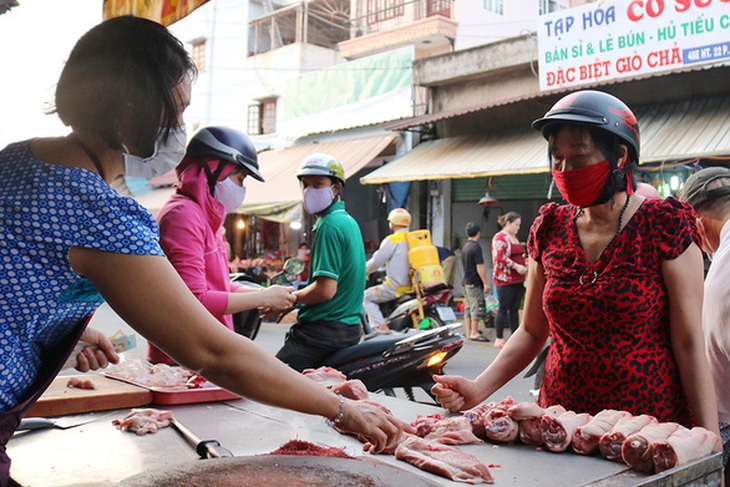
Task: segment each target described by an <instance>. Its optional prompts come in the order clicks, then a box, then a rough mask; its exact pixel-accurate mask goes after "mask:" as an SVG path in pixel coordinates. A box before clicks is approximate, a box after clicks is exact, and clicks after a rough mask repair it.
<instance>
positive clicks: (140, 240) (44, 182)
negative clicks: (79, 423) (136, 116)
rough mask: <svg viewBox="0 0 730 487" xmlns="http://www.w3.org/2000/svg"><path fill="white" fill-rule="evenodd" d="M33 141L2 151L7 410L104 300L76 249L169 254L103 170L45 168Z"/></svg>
mask: <svg viewBox="0 0 730 487" xmlns="http://www.w3.org/2000/svg"><path fill="white" fill-rule="evenodd" d="M29 143H30V141H25V142H19V143H15V144H11V145H9V146H8V147H6V148H5V149H3V150H2V151H1V152H0V231H1V232H2V234H1V235H0V411H6V410H7V409H9V408H10V407H12V406H13V405H15V404H16V403H17V402H18V401H19V400H20V399H21V398H23V396H24V395H25V394H26V393H27V390H28V388H29V386H30V385H31V384H32V382H33V380H34V379H35V377H36V376H37V374H38V372H39V367H40V365H41V358H42V356H43V353H44V351H45V350H48V349H50V348H52V347H53V346H54V345H55V344H57V343H58V342H59V340H60V339H61V338H62V337H64V336H66V335H67V334H68V333H70V332H71V331H72V330H73V329H74V328H77V327H78V326H79V325H80V323H82V321H83V319H84V318H85V317H87V316H89V315H90V314H91V313H93V312H94V310H96V308H97V307H98V306H99V305H100V303H101V302H102V299H101V297H100V296H99V294H98V293H97V292H96V289H95V288H94V286H93V284H92V283H91V282H90V281H88V280H87V279H85V278H82V277H81V276H78V275H77V274H76V273H74V271H73V269H72V268H71V264H70V262H69V260H68V252H69V250H70V249H71V247H85V248H91V249H97V250H104V251H109V252H116V253H122V254H136V255H164V254H163V252H162V249H161V248H160V246H159V243H158V241H159V230H158V227H157V223H156V222H155V220H154V218H153V217H152V215H150V213H149V212H148V211H147V210H146V209H144V208H143V207H142V206H141V205H140V204H139V203H137V202H136V201H135V200H134V199H133V198H128V197H125V196H121V195H119V193H117V192H116V191H115V190H114V189H112V188H110V187H109V185H108V184H106V183H105V182H104V181H103V180H102V179H101V178H100V177H99V176H98V175H97V174H96V173H93V172H91V171H87V170H85V169H80V168H73V167H62V166H54V165H50V164H45V163H42V162H41V161H39V160H37V159H36V158H34V157H33V156H32V155H31V154H30V152H29V151H28V146H29Z"/></svg>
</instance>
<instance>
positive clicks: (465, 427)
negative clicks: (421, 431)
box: [426, 416, 482, 445]
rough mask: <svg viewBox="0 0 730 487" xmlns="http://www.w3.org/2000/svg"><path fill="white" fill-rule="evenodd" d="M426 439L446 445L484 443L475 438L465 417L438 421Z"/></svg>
mask: <svg viewBox="0 0 730 487" xmlns="http://www.w3.org/2000/svg"><path fill="white" fill-rule="evenodd" d="M426 439H428V440H433V441H438V442H439V443H443V444H444V445H466V444H469V443H481V441H482V440H480V439H479V438H477V437H476V436H474V433H472V430H471V423H469V420H468V419H466V418H465V417H464V416H454V417H451V418H443V419H441V420H440V421H437V422H436V424H435V425H434V426H433V428H432V429H431V432H430V433H428V435H427V436H426Z"/></svg>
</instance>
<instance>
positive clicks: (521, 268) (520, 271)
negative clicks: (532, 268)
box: [515, 264, 527, 276]
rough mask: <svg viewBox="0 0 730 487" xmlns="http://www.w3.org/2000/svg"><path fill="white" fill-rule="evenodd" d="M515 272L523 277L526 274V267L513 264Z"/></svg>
mask: <svg viewBox="0 0 730 487" xmlns="http://www.w3.org/2000/svg"><path fill="white" fill-rule="evenodd" d="M515 271H517V273H518V274H519V275H521V276H524V275H525V274H527V266H525V265H522V264H515Z"/></svg>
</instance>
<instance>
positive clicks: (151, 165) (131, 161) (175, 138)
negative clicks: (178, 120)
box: [122, 125, 187, 178]
mask: <svg viewBox="0 0 730 487" xmlns="http://www.w3.org/2000/svg"><path fill="white" fill-rule="evenodd" d="M163 136H164V130H163V129H160V132H159V133H158V134H157V140H155V152H154V153H153V154H152V155H151V156H150V157H147V158H145V159H143V158H141V157H139V156H135V155H133V154H130V153H129V150H128V149H127V146H125V145H124V144H122V147H124V152H125V154H124V171H125V173H126V175H127V176H132V177H135V178H154V177H157V176H162V175H163V174H165V173H168V172H170V171H172V170H173V169H175V167H176V166H177V165H178V164H180V161H182V160H183V157H185V144H186V143H187V135H186V133H185V125H181V126H179V127H177V128H175V129H172V130H171V131H170V135H169V136H168V137H167V141H163Z"/></svg>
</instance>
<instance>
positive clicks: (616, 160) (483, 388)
mask: <svg viewBox="0 0 730 487" xmlns="http://www.w3.org/2000/svg"><path fill="white" fill-rule="evenodd" d="M533 126H534V127H535V128H536V129H538V130H541V131H542V133H543V135H544V136H545V138H546V139H547V140H548V142H549V153H550V158H551V165H552V174H553V178H554V180H555V184H556V186H557V188H558V189H559V190H560V193H561V194H562V195H563V197H564V198H565V199H566V200H567V201H568V204H567V205H558V204H556V203H548V204H546V205H544V206H543V207H542V208H541V210H540V214H539V216H538V218H537V219H536V220H535V222H534V223H533V225H532V228H531V230H530V236H529V239H528V251H529V254H530V257H531V258H530V261H529V264H528V265H529V272H528V277H527V296H526V299H525V309H524V317H523V322H522V325H521V326H520V328H519V329H518V330H517V331H516V332H515V334H514V335H513V336H512V337H511V338H510V340H509V341H508V342H507V344H506V346H505V347H504V349H503V350H502V352H501V353H500V354H499V355H498V357H497V358H496V360H495V361H494V362H493V363H492V364H491V365H490V366H489V367H488V368H487V369H486V370H485V371H484V372H482V373H481V374H480V375H479V376H478V377H477V378H476V379H474V380H473V381H470V380H467V379H464V378H462V377H453V376H443V377H436V379H437V385H436V386H434V388H433V392H434V393H435V394H436V396H437V398H438V400H439V402H440V403H441V404H442V405H443V406H444V407H447V408H449V409H451V410H452V411H458V410H463V409H468V408H471V407H473V406H475V405H477V404H479V403H480V402H481V401H483V400H485V399H486V398H488V397H489V396H490V395H491V394H493V393H494V392H495V391H497V390H498V389H499V388H500V387H502V386H503V385H504V384H505V383H506V382H507V381H509V380H510V379H512V377H514V376H515V375H516V374H517V373H519V372H520V371H522V370H523V369H524V368H525V367H526V366H528V365H529V364H530V362H531V361H532V360H533V359H534V358H535V356H536V355H537V353H538V352H539V351H540V350H541V349H542V347H543V345H544V344H545V342H546V340H547V339H548V337H549V338H550V340H551V345H550V351H549V353H548V356H547V359H546V362H545V375H544V379H543V384H542V387H541V389H540V398H539V403H540V405H541V406H543V407H546V406H549V405H553V404H560V405H562V406H564V407H565V408H566V409H568V410H573V411H575V412H586V413H590V414H596V413H598V412H599V411H601V410H602V409H618V410H625V411H629V412H631V413H633V414H635V415H638V414H649V415H653V416H655V417H656V418H657V419H658V420H659V421H675V422H678V423H681V424H683V425H685V426H687V427H691V426H694V425H699V426H703V427H705V428H706V429H708V430H710V431H714V432H716V433H717V415H716V412H715V411H713V407H712V405H714V404H715V401H714V391H713V386H712V382H711V380H710V375H709V368H708V365H707V358H706V356H705V351H704V345H703V338H702V330H701V329H700V321H701V320H700V318H701V303H702V279H703V274H702V255H701V251H700V249H699V247H698V245H697V241H698V235H697V233H696V229H695V225H694V213H693V211H692V210H691V208H690V207H688V206H687V205H685V204H683V203H680V202H679V201H678V200H676V199H674V198H668V199H667V200H656V199H654V200H647V199H645V198H644V197H642V196H640V195H637V194H635V193H634V188H635V183H634V180H633V176H632V172H631V171H633V170H634V169H635V168H636V164H637V163H638V160H639V130H638V124H637V122H636V118H635V117H634V115H633V113H632V112H631V110H630V109H629V108H628V107H627V106H626V105H625V104H624V103H623V102H621V101H620V100H618V99H617V98H615V97H613V96H611V95H608V94H606V93H602V92H597V91H579V92H576V93H573V94H570V95H568V96H566V97H564V98H563V99H561V100H560V101H558V102H557V104H556V105H555V106H553V108H552V109H551V110H550V111H549V112H548V113H547V114H546V115H545V117H543V118H541V119H539V120H536V121H535V122H534V123H533Z"/></svg>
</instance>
